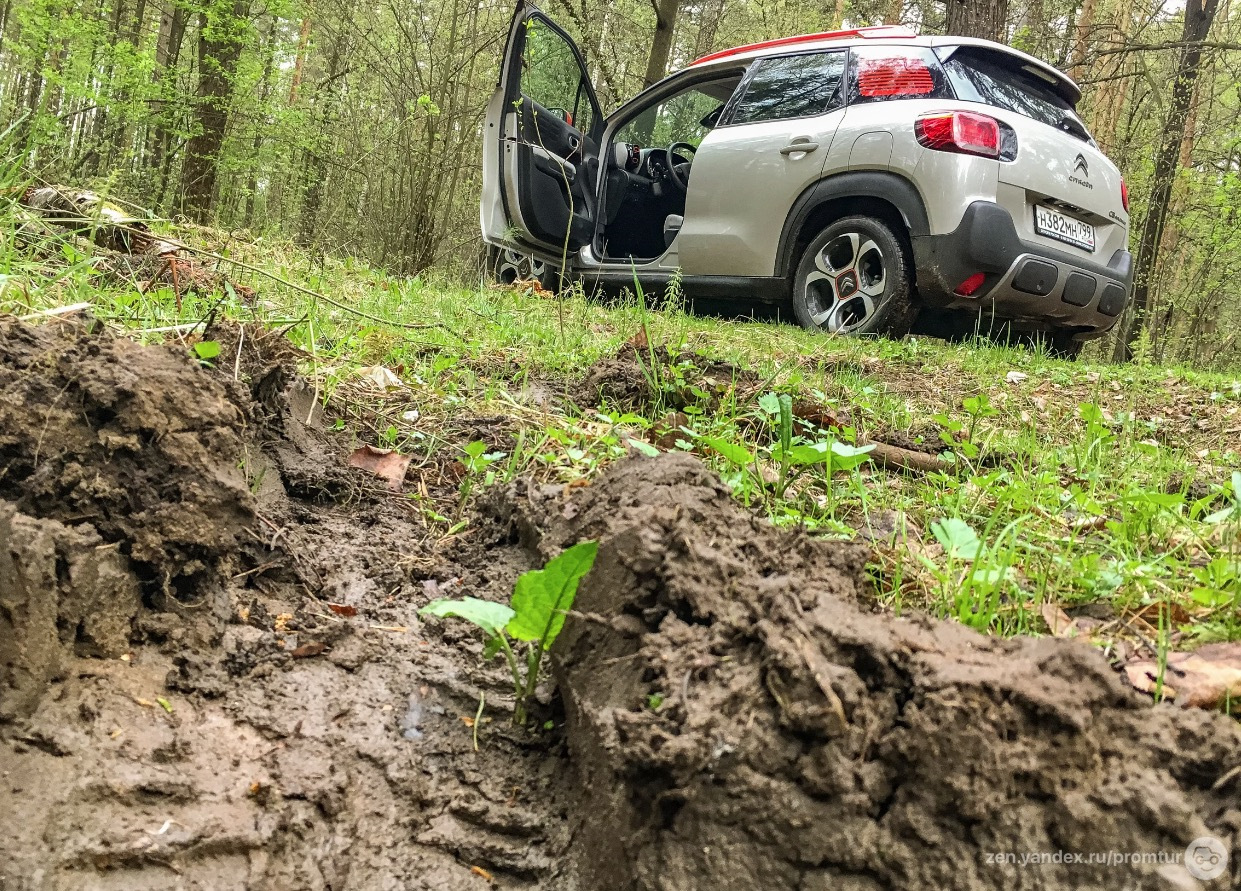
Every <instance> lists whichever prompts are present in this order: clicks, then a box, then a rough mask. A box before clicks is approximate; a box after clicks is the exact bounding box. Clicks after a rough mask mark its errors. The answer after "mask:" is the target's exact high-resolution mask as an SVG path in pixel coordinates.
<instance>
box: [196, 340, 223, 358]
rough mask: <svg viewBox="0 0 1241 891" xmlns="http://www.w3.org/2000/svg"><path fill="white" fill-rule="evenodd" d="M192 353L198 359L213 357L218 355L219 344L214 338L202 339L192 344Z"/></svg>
mask: <svg viewBox="0 0 1241 891" xmlns="http://www.w3.org/2000/svg"><path fill="white" fill-rule="evenodd" d="M194 355H196V356H198V358H200V359H204V360H205V359H214V358H215V357H216V356H218V355H220V344H219V343H218V342H217V341H214V340H203V341H200V342H198V343H196V344H194Z"/></svg>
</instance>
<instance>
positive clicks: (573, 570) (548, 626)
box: [506, 541, 599, 650]
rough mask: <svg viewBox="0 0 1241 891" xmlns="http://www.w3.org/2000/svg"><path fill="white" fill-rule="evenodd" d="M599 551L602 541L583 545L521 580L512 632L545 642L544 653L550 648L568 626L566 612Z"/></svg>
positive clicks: (510, 624)
mask: <svg viewBox="0 0 1241 891" xmlns="http://www.w3.org/2000/svg"><path fill="white" fill-rule="evenodd" d="M598 552H599V542H597V541H583V542H579V543H578V544H575V545H574V546H573V547H571V548H566V549H565V550H564V552H562V553H561V554H560V556H558V557H556V558H555V559H553V560H549V561H548V563H547V565H546V566H544V567H543V568H542V569H536V570H534V571H533V572H527V573H524V574H523V575H522V576H521V577H520V578H518V579H517V585H516V587H514V588H513V600H512V604H513V610H514V615H513V617H512V618H511V619H509V621H508V625H507V626H506V630H507V631H508V633H509V634H511V635H512V636H513V637H515V638H517V639H518V640H533V641H542V642H543V644H542V646H543V649H544V650H546V649H547V648H548V647H550V646H551V645H552V641H554V640H555V639H556V636H557V635H558V634H560V629H561V628H562V627H563V626H564V614H565V612H566V611H567V610H569V609H571V608H572V607H573V599H574V598H575V597H577V584H578V582H580V581H581V580H582V576H584V575H586V573H588V572H590V567H592V566H594V565H595V555H596V554H597V553H598Z"/></svg>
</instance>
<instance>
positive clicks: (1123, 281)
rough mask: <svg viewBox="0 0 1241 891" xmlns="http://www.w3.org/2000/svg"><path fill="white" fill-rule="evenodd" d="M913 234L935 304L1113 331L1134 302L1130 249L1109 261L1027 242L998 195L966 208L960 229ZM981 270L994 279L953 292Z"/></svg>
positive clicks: (1093, 332)
mask: <svg viewBox="0 0 1241 891" xmlns="http://www.w3.org/2000/svg"><path fill="white" fill-rule="evenodd" d="M912 241H913V253H914V264H915V268H916V270H917V277H918V293H919V294H920V295H921V297H922V299H923V301H924V302H925V303H927V304H928V305H929V306H934V307H939V308H942V309H950V310H969V311H973V312H977V311H979V310H983V311H985V312H987V313H991V312H994V314H995V315H996V316H997V317H999V318H1002V319H1010V320H1013V321H1016V322H1025V323H1028V324H1029V325H1030V326H1031V327H1034V328H1068V329H1074V330H1076V331H1077V332H1078V333H1079V334H1080V335H1081V336H1082V337H1084V338H1088V337H1092V336H1098V335H1101V334H1103V333H1105V332H1107V331H1109V330H1110V329H1111V328H1112V326H1113V325H1115V324H1116V320H1117V319H1118V318H1119V317H1120V315H1121V313H1122V312H1124V309H1125V307H1126V306H1127V305H1128V303H1129V291H1130V284H1131V283H1132V279H1133V255H1132V254H1130V253H1129V252H1128V251H1116V252H1114V253H1113V254H1112V256H1111V258H1110V259H1109V260H1108V262H1107V264H1106V265H1104V264H1102V263H1092V262H1090V261H1089V260H1084V259H1082V258H1081V257H1077V256H1073V255H1072V254H1067V253H1064V252H1062V251H1057V250H1053V249H1050V248H1047V247H1044V246H1043V245H1038V244H1032V243H1031V242H1028V241H1023V240H1022V239H1021V238H1020V237H1019V236H1018V235H1017V228H1016V226H1014V225H1013V218H1012V216H1011V215H1010V214H1009V212H1008V211H1007V210H1005V209H1004V208H1003V207H1001V206H1000V205H998V204H995V203H993V202H990V201H975V202H974V203H973V204H971V205H970V206H969V207H968V208H966V211H965V215H964V216H963V217H962V218H961V225H959V226H958V227H957V228H956V231H954V232H950V233H949V234H947V235H925V236H921V237H915V238H914V239H912ZM978 272H982V273H984V274H985V275H986V280H985V281H984V283H983V286H982V287H981V288H979V289H978V291H977V292H976V293H975V294H974V295H973V296H970V297H960V296H958V295H956V294H954V293H953V291H954V290H955V289H956V288H957V287H959V286H960V284H961V283H962V282H963V281H965V280H966V279H967V278H969V277H970V276H971V275H974V274H975V273H978Z"/></svg>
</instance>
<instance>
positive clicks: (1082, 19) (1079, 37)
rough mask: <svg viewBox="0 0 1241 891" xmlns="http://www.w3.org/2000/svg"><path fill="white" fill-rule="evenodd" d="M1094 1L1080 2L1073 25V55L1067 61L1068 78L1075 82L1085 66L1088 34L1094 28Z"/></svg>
mask: <svg viewBox="0 0 1241 891" xmlns="http://www.w3.org/2000/svg"><path fill="white" fill-rule="evenodd" d="M1094 9H1095V0H1082V8H1081V11H1080V12H1078V14H1077V23H1076V25H1074V27H1073V30H1074V38H1073V54H1072V56H1071V57H1070V60H1069V77H1071V78H1073V79H1074V80H1077V79H1078V78H1080V77H1081V76H1082V69H1083V68H1084V67H1085V65H1086V50H1087V49H1088V47H1089V44H1090V32H1091V30H1092V29H1093V28H1094Z"/></svg>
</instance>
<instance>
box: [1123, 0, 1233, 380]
mask: <svg viewBox="0 0 1241 891" xmlns="http://www.w3.org/2000/svg"><path fill="white" fill-rule="evenodd" d="M1218 8H1219V0H1188V2H1187V3H1186V4H1185V24H1184V27H1183V28H1182V32H1181V42H1182V47H1181V54H1180V59H1179V60H1178V62H1177V66H1176V78H1175V79H1174V80H1173V82H1172V100H1171V102H1169V104H1168V116H1167V119H1166V120H1165V121H1164V126H1163V133H1162V136H1161V137H1160V142H1159V151H1158V153H1157V154H1156V156H1155V172H1154V176H1153V177H1152V179H1151V194H1150V199H1149V201H1148V202H1147V205H1146V219H1145V220H1144V221H1143V223H1142V237H1141V239H1140V240H1139V242H1138V257H1137V264H1136V268H1135V270H1134V285H1133V307H1132V310H1131V312H1130V314H1129V318H1128V321H1127V323H1124V324H1122V325H1121V330H1120V336H1118V337H1117V338H1116V347H1115V350H1114V351H1113V358H1114V359H1115V360H1116V361H1118V362H1127V361H1129V360H1130V359H1132V358H1133V344H1134V342H1135V341H1136V340H1137V339H1138V337H1139V335H1140V334H1141V333H1142V328H1143V326H1144V325H1145V324H1146V315H1147V311H1148V310H1149V308H1150V292H1151V280H1152V279H1153V278H1154V273H1155V269H1156V267H1157V266H1158V262H1159V246H1160V242H1161V241H1162V239H1163V230H1164V226H1165V224H1166V223H1167V220H1168V209H1169V207H1170V206H1171V204H1172V187H1173V185H1174V183H1175V181H1176V171H1177V167H1178V163H1179V161H1180V154H1181V144H1182V143H1183V142H1184V139H1185V127H1186V124H1187V123H1188V122H1189V113H1190V108H1191V106H1192V105H1193V98H1194V86H1195V84H1196V83H1197V81H1198V71H1199V69H1200V68H1201V67H1202V42H1203V41H1204V40H1206V37H1207V34H1208V33H1209V32H1210V30H1211V23H1212V22H1213V21H1214V19H1215V12H1216V10H1217V9H1218Z"/></svg>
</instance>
